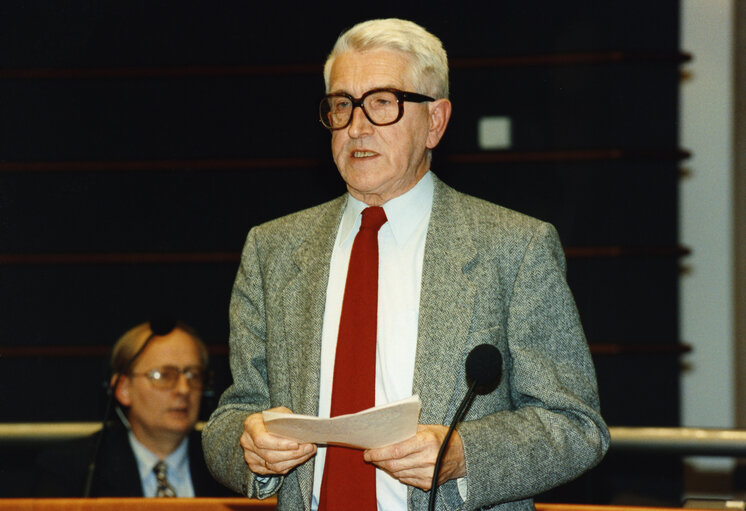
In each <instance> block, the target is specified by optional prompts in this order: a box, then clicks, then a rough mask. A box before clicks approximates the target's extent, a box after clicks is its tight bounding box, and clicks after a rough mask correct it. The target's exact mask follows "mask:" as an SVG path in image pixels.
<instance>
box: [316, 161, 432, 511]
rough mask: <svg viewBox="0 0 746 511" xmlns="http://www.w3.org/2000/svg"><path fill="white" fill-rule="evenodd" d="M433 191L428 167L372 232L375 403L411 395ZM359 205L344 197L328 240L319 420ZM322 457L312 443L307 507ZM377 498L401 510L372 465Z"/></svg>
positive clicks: (324, 411) (402, 496) (402, 489)
mask: <svg viewBox="0 0 746 511" xmlns="http://www.w3.org/2000/svg"><path fill="white" fill-rule="evenodd" d="M433 189H434V187H433V179H432V176H431V174H430V173H429V172H428V173H426V174H425V176H424V177H423V178H422V179H420V181H419V182H418V183H417V185H415V187H414V188H412V189H411V190H409V191H408V192H407V193H405V194H404V195H401V196H399V197H396V198H395V199H391V200H390V201H388V202H386V203H385V204H384V205H383V209H384V211H385V212H386V218H387V220H388V221H387V222H386V223H385V224H383V226H382V227H381V229H380V231H379V232H378V254H379V255H378V267H379V268H378V323H377V345H376V406H378V405H382V404H386V403H390V402H392V401H397V400H399V399H404V398H407V397H409V396H411V395H412V380H413V379H414V363H415V355H416V351H417V321H418V318H419V305H420V284H421V281H422V264H423V258H424V254H425V238H426V236H427V227H428V223H429V222H430V211H431V210H432V204H433ZM366 207H367V205H366V204H364V203H363V202H360V201H358V200H357V199H355V198H353V197H352V196H348V200H347V206H346V209H345V211H344V214H343V216H342V221H341V222H340V225H339V230H338V231H337V238H336V241H335V243H334V250H333V252H332V258H331V263H330V268H329V283H328V286H327V291H326V307H325V309H324V323H323V329H322V342H321V378H320V385H319V417H329V411H330V409H331V395H332V379H333V374H334V357H335V353H336V347H337V335H338V333H339V320H340V316H341V314H342V298H343V296H344V288H345V283H346V280H347V267H348V265H349V262H350V252H351V251H352V243H353V241H354V240H355V236H356V235H357V232H358V230H359V229H360V222H361V218H362V217H361V213H362V211H363V209H365V208H366ZM361 456H362V453H361ZM325 459H326V449H325V448H323V447H322V448H319V450H318V454H317V455H316V460H315V466H314V484H313V502H312V506H311V509H314V510H315V509H317V508H318V499H319V494H320V490H321V479H322V476H323V473H324V461H325ZM376 497H377V500H378V509H379V510H387V511H389V510H392V511H393V510H406V509H407V487H406V485H404V484H402V483H400V482H399V481H397V480H396V479H394V478H393V477H391V476H389V475H388V474H386V473H385V472H384V471H382V470H376Z"/></svg>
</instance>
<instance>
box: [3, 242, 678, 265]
mask: <svg viewBox="0 0 746 511" xmlns="http://www.w3.org/2000/svg"><path fill="white" fill-rule="evenodd" d="M689 253H690V250H689V249H688V248H686V247H681V246H629V247H626V246H592V247H565V255H566V257H567V258H568V259H599V258H600V259H610V258H629V257H672V258H678V257H683V256H686V255H689ZM240 259H241V253H240V252H116V253H36V254H11V253H5V254H2V253H0V265H6V266H10V265H14V266H45V265H55V266H58V265H76V264H78V265H99V264H105V265H118V264H222V263H228V264H235V263H238V262H239V261H240Z"/></svg>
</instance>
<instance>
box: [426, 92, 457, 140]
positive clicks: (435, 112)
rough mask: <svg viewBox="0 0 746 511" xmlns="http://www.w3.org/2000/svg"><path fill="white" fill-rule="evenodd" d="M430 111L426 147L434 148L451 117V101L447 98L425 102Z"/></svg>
mask: <svg viewBox="0 0 746 511" xmlns="http://www.w3.org/2000/svg"><path fill="white" fill-rule="evenodd" d="M427 105H428V108H429V111H430V129H429V131H428V133H427V144H426V145H427V148H428V149H434V148H435V146H437V145H438V143H440V139H441V138H443V134H444V133H445V132H446V127H447V126H448V121H449V120H450V119H451V109H452V107H451V102H450V101H449V100H448V99H445V98H442V99H436V100H435V101H431V102H430V103H428V104H427Z"/></svg>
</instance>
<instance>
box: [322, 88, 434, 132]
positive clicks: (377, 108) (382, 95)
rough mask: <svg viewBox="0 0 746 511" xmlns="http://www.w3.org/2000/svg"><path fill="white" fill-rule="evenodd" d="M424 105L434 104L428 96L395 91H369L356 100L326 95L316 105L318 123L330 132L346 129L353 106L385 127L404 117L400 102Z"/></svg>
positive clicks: (341, 94) (402, 103) (339, 95)
mask: <svg viewBox="0 0 746 511" xmlns="http://www.w3.org/2000/svg"><path fill="white" fill-rule="evenodd" d="M405 101H409V102H411V103H424V102H425V101H435V99H433V98H431V97H430V96H425V95H423V94H417V93H416V92H404V91H400V90H398V89H373V90H369V91H368V92H366V93H365V94H363V95H362V96H361V97H360V98H359V99H356V98H353V97H352V96H350V95H349V94H345V93H343V92H335V93H334V94H327V95H326V96H324V97H323V98H322V99H321V103H320V104H319V118H320V120H321V124H323V125H324V127H326V128H328V129H330V130H340V129H342V128H346V127H347V126H349V124H350V121H351V120H352V112H353V111H354V110H355V107H357V106H359V107H360V108H362V110H363V113H364V114H365V117H367V118H368V120H369V121H370V122H371V123H373V124H375V125H376V126H388V125H389V124H394V123H395V122H398V121H399V119H401V118H402V116H403V115H404V102H405Z"/></svg>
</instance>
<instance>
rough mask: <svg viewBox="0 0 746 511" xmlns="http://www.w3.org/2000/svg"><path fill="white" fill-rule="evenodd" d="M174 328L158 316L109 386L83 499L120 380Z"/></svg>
mask: <svg viewBox="0 0 746 511" xmlns="http://www.w3.org/2000/svg"><path fill="white" fill-rule="evenodd" d="M174 328H176V321H175V320H173V319H172V318H170V317H168V316H158V317H156V318H153V319H152V320H150V332H151V333H150V335H148V337H147V339H145V342H143V343H142V346H140V349H138V350H137V351H136V352H135V354H134V355H132V356H131V357H130V359H129V360H128V361H127V363H126V364H125V365H124V368H123V369H122V370H121V371H120V372H119V373H118V374H117V377H116V379H115V380H114V382H113V383H110V384H109V385H107V388H106V394H107V396H108V397H107V399H106V410H105V411H104V418H103V420H102V421H101V430H100V431H99V432H98V436H97V437H96V445H95V447H94V448H93V452H92V453H91V458H90V461H89V463H88V470H87V473H86V479H85V485H84V486H83V497H90V496H91V488H92V487H93V476H94V475H95V474H96V462H97V459H98V453H99V451H100V450H101V442H102V440H103V438H104V433H105V432H106V425H107V422H108V420H109V416H110V415H111V409H112V407H113V405H114V391H115V390H116V388H117V385H119V380H120V379H121V378H122V375H123V374H126V373H127V372H129V370H130V368H131V367H132V364H134V363H135V360H137V357H139V356H140V354H141V353H142V352H143V351H144V350H145V348H146V347H147V345H148V344H149V343H150V341H152V340H153V337H160V336H163V335H168V334H170V333H171V331H173V329H174Z"/></svg>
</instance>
